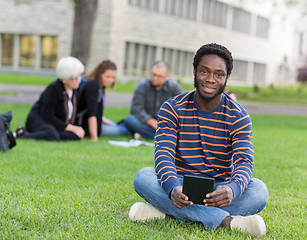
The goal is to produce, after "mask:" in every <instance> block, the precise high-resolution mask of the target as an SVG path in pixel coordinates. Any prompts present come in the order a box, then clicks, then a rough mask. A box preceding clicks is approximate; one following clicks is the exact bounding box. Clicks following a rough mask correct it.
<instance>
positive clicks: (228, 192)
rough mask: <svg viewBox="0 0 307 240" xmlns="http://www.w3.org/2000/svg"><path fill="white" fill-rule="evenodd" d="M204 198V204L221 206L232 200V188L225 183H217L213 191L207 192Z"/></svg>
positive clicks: (228, 203)
mask: <svg viewBox="0 0 307 240" xmlns="http://www.w3.org/2000/svg"><path fill="white" fill-rule="evenodd" d="M206 197H207V198H206V199H204V203H205V206H207V207H208V206H210V207H218V208H223V207H227V206H229V205H230V203H231V202H232V200H233V192H232V189H231V188H230V187H229V186H227V185H219V186H217V187H216V189H215V191H213V192H211V193H208V194H207V195H206Z"/></svg>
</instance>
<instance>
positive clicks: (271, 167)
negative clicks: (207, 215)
mask: <svg viewBox="0 0 307 240" xmlns="http://www.w3.org/2000/svg"><path fill="white" fill-rule="evenodd" d="M29 109H30V105H4V104H0V112H1V113H3V112H6V111H8V110H12V112H13V120H12V124H11V128H12V129H15V128H16V127H17V126H18V125H21V124H23V123H24V120H25V118H26V115H27V113H28V111H29ZM128 112H129V109H126V108H121V109H117V108H112V109H111V108H107V109H106V111H105V115H106V116H107V117H109V118H110V119H112V120H119V119H121V118H122V117H124V116H125V115H126V114H128ZM252 121H253V130H254V134H253V142H254V148H255V171H254V177H257V178H260V179H262V180H263V181H264V182H265V183H266V184H267V187H268V189H269V192H270V197H269V201H268V204H267V207H266V208H265V209H264V210H263V211H262V212H261V213H260V215H261V216H262V217H263V218H264V220H265V222H266V226H267V235H266V236H265V237H263V238H262V239H306V238H307V233H306V229H307V228H306V227H307V226H306V206H307V195H306V192H307V191H306V182H307V162H306V156H307V148H306V135H307V117H302V116H274V115H268V116H265V115H252ZM110 139H112V140H115V139H117V140H129V138H127V137H119V138H115V137H113V138H111V137H110V138H101V139H100V140H99V141H98V142H95V143H94V142H91V141H89V140H87V139H86V140H83V141H80V142H44V141H34V140H18V142H17V146H16V147H15V148H13V149H12V150H10V151H8V152H6V153H0V155H1V161H0V168H1V172H0V238H1V239H251V238H250V237H248V236H245V235H242V234H240V233H238V232H230V231H227V230H225V229H216V230H208V229H205V228H204V227H203V226H202V225H200V224H185V223H181V222H179V221H176V220H167V221H166V220H157V221H152V222H147V223H135V222H130V221H129V219H128V211H129V208H130V206H131V205H132V204H133V203H134V202H136V201H142V199H141V198H140V197H139V196H138V195H137V194H136V193H135V191H134V189H133V178H134V176H135V174H136V172H137V171H138V170H139V169H141V168H143V167H146V166H153V164H154V163H153V151H154V149H153V147H148V146H142V147H137V148H120V147H115V146H112V145H109V144H108V140H110Z"/></svg>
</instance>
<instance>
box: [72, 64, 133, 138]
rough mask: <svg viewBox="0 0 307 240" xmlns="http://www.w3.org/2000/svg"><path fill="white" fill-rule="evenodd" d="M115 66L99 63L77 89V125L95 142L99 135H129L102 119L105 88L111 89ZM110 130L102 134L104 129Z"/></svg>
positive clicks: (121, 127) (119, 126)
mask: <svg viewBox="0 0 307 240" xmlns="http://www.w3.org/2000/svg"><path fill="white" fill-rule="evenodd" d="M116 69H117V68H116V65H115V63H114V62H112V61H110V60H104V61H102V62H101V63H99V64H98V65H97V66H96V67H95V68H94V69H93V70H92V72H90V73H89V74H88V75H85V80H86V82H85V84H84V85H83V86H81V87H80V88H79V97H78V114H77V117H78V124H79V125H80V126H82V127H83V129H84V130H85V135H86V136H89V137H90V138H91V139H92V140H93V141H97V140H98V137H99V136H100V135H104V136H105V135H125V134H129V131H128V130H127V128H126V127H124V126H122V125H118V124H116V123H114V122H112V121H110V120H107V119H105V118H104V117H103V108H104V104H105V88H108V87H113V86H114V84H115V81H116ZM105 126H106V128H111V129H113V131H111V134H110V132H109V131H106V132H105V133H104V129H105ZM112 132H113V134H112Z"/></svg>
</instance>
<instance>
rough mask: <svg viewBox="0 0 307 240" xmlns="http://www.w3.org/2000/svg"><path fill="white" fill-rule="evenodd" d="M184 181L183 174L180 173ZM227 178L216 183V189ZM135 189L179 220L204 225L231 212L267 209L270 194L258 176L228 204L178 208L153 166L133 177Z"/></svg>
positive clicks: (144, 197) (195, 205) (218, 220)
mask: <svg viewBox="0 0 307 240" xmlns="http://www.w3.org/2000/svg"><path fill="white" fill-rule="evenodd" d="M178 179H179V181H181V184H182V182H183V176H182V175H178ZM227 183H228V182H227V181H222V182H216V183H215V185H214V189H215V188H216V187H217V186H218V185H221V184H227ZM134 188H135V191H136V192H137V193H138V194H139V195H140V196H141V197H142V198H143V199H145V200H146V201H147V202H148V203H150V204H151V205H153V206H154V207H155V208H157V209H159V210H160V211H161V212H163V213H165V214H167V215H171V216H173V217H175V218H176V219H178V220H179V221H186V222H200V223H202V224H203V225H204V226H205V227H208V228H214V227H217V226H219V225H220V224H221V222H222V221H223V219H224V218H225V217H227V216H230V215H243V216H246V215H251V214H256V213H258V212H260V211H261V210H262V209H264V207H265V205H266V203H267V201H268V197H269V193H268V189H267V187H266V185H265V184H264V183H263V182H262V181H261V180H259V179H257V178H252V179H251V181H250V183H249V185H248V188H247V189H246V190H245V191H244V192H243V194H242V195H241V196H239V197H237V198H236V199H234V200H233V201H232V202H231V204H230V205H229V206H228V207H225V208H217V207H206V206H204V205H199V204H194V205H191V206H187V207H184V208H177V207H175V206H174V205H173V204H172V202H171V200H170V199H169V197H168V195H167V194H166V192H165V191H164V190H163V188H162V187H161V186H160V184H159V183H158V180H157V175H156V172H155V169H154V168H153V167H146V168H143V169H141V170H140V171H139V172H138V173H137V175H136V176H135V179H134Z"/></svg>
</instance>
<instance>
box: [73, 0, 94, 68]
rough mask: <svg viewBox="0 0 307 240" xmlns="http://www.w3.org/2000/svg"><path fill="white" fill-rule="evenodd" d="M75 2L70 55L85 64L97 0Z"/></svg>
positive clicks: (89, 47) (88, 54)
mask: <svg viewBox="0 0 307 240" xmlns="http://www.w3.org/2000/svg"><path fill="white" fill-rule="evenodd" d="M75 4H76V6H75V17H74V30H73V40H72V48H71V55H72V56H73V57H76V58H78V59H79V60H80V61H81V62H82V63H83V64H84V65H85V66H86V65H87V63H88V59H89V56H90V49H91V41H92V31H93V26H94V22H95V18H96V12H97V7H98V0H75Z"/></svg>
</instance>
